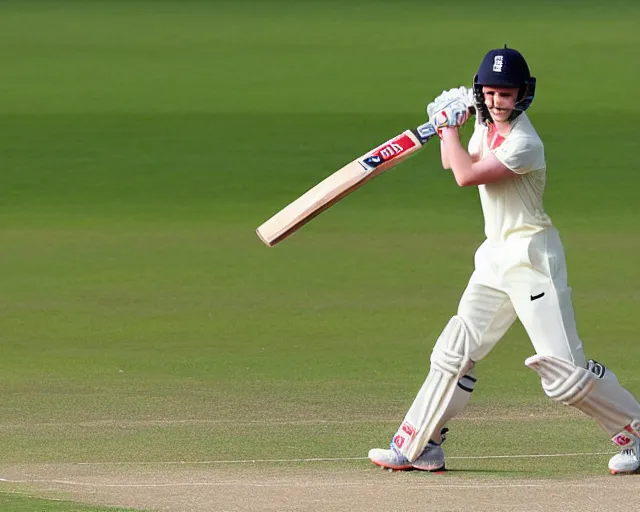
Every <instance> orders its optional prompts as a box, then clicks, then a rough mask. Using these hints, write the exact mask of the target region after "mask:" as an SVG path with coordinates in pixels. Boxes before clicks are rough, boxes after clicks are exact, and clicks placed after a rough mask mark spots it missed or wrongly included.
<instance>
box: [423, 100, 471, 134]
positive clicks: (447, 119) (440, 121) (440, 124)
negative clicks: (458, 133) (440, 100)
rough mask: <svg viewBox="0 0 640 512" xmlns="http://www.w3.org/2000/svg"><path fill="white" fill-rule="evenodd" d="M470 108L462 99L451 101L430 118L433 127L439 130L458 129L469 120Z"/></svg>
mask: <svg viewBox="0 0 640 512" xmlns="http://www.w3.org/2000/svg"><path fill="white" fill-rule="evenodd" d="M469 115H470V113H469V106H468V105H467V104H466V102H465V101H463V100H461V99H454V100H451V101H449V103H447V104H446V105H444V106H443V107H442V108H440V109H439V110H438V111H435V112H434V113H433V116H432V117H431V118H430V121H431V123H432V124H433V126H434V127H435V128H436V130H438V133H440V130H442V129H443V128H458V127H460V126H462V125H463V124H464V123H466V122H467V119H469Z"/></svg>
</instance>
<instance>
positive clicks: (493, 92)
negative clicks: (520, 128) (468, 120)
mask: <svg viewBox="0 0 640 512" xmlns="http://www.w3.org/2000/svg"><path fill="white" fill-rule="evenodd" d="M518 91H519V89H518V88H517V87H491V86H484V87H483V88H482V92H483V93H484V102H485V104H486V105H487V108H488V109H489V112H491V117H493V120H494V121H495V122H504V121H507V120H508V119H509V116H510V115H511V112H513V109H514V108H515V106H516V101H517V100H518Z"/></svg>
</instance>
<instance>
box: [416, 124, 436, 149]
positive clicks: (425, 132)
mask: <svg viewBox="0 0 640 512" xmlns="http://www.w3.org/2000/svg"><path fill="white" fill-rule="evenodd" d="M413 134H414V135H415V136H416V137H418V140H419V141H420V142H421V143H422V144H425V143H426V142H427V141H428V140H430V139H433V138H434V137H435V136H436V135H438V131H437V130H436V127H435V126H433V124H431V123H430V122H426V123H424V124H421V125H420V126H418V127H417V128H416V129H415V130H413Z"/></svg>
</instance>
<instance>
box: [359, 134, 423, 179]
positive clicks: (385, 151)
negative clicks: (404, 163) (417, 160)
mask: <svg viewBox="0 0 640 512" xmlns="http://www.w3.org/2000/svg"><path fill="white" fill-rule="evenodd" d="M415 145H416V144H415V142H414V141H413V140H411V138H409V137H408V136H407V135H406V134H404V133H403V134H401V135H398V136H397V137H394V138H393V139H391V140H390V141H388V142H385V143H384V144H383V145H382V146H379V147H377V148H376V149H374V150H373V151H372V152H370V153H368V154H366V155H365V156H363V157H362V158H360V159H359V160H358V162H359V163H360V165H361V166H362V167H363V168H364V170H365V171H372V170H373V169H375V168H376V167H378V166H379V165H380V164H382V163H384V162H389V161H390V160H393V159H395V158H398V157H399V156H401V155H402V154H404V153H406V152H407V151H409V150H410V149H412V148H414V147H415Z"/></svg>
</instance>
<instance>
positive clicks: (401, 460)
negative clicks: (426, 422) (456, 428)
mask: <svg viewBox="0 0 640 512" xmlns="http://www.w3.org/2000/svg"><path fill="white" fill-rule="evenodd" d="M447 431H448V429H446V428H443V429H442V433H441V434H440V436H441V440H440V443H439V444H436V443H434V442H433V441H429V443H428V444H427V446H426V448H425V449H424V450H423V452H422V453H421V454H420V457H418V458H417V459H416V460H415V461H413V462H410V461H409V460H408V459H407V458H406V457H405V456H404V455H402V454H401V453H400V451H399V450H398V448H397V447H396V445H395V444H393V442H392V443H391V444H390V445H389V448H388V449H384V448H372V449H371V450H369V459H371V462H373V463H374V464H375V465H376V466H380V467H382V468H385V469H390V470H392V471H403V470H407V469H418V470H420V471H432V472H433V471H444V470H445V466H444V451H443V450H442V446H441V444H442V443H443V441H444V440H445V434H446V433H447Z"/></svg>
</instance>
